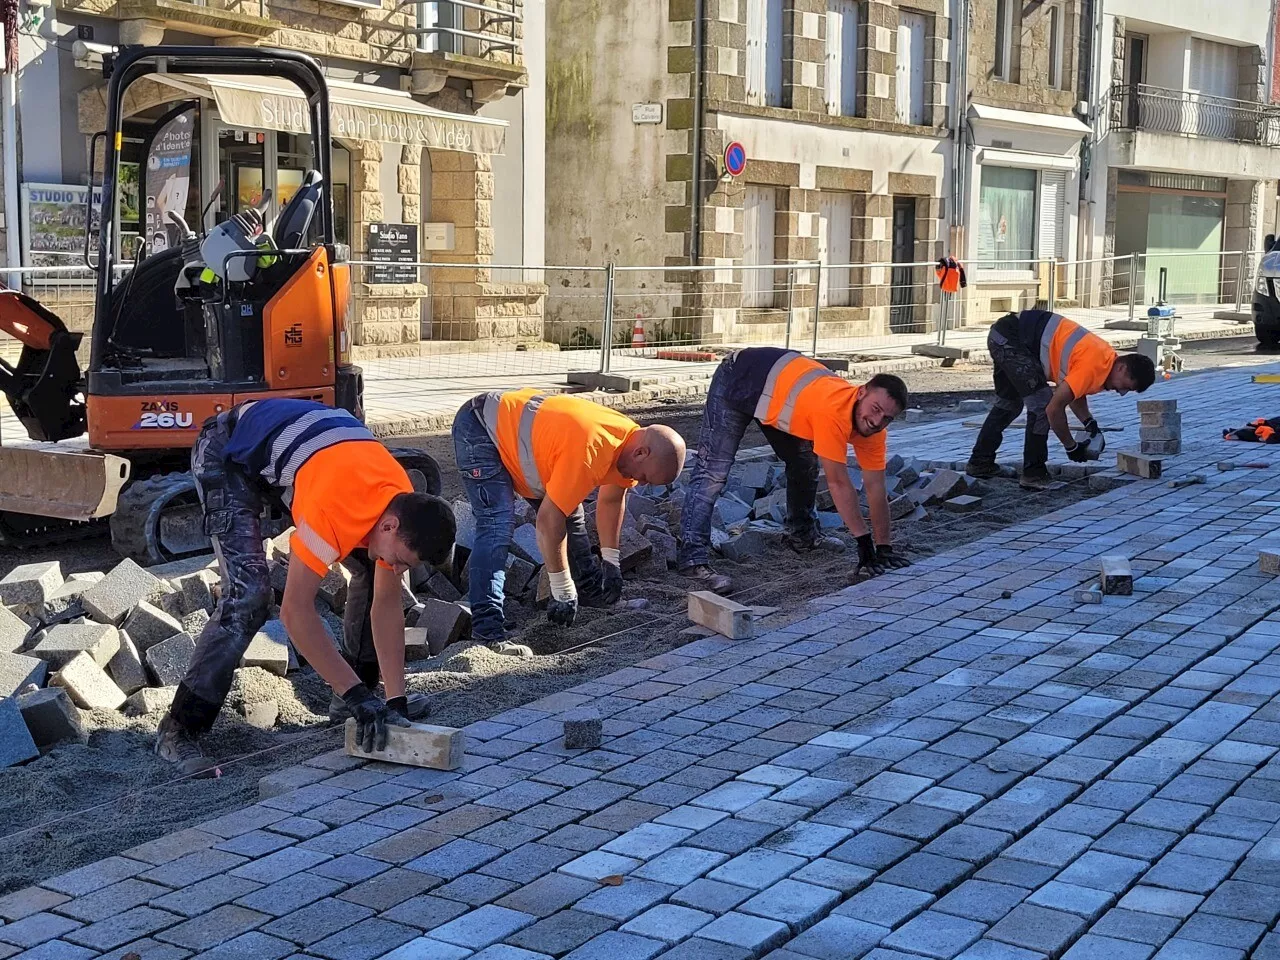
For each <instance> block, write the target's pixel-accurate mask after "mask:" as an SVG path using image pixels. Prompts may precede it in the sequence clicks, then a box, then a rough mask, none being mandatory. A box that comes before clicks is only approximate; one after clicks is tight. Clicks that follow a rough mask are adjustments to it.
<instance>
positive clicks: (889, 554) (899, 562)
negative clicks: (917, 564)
mask: <svg viewBox="0 0 1280 960" xmlns="http://www.w3.org/2000/svg"><path fill="white" fill-rule="evenodd" d="M876 560H877V561H879V563H880V566H882V567H884V568H885V569H886V570H901V569H902V568H903V567H909V566H911V561H910V560H908V559H907V558H906V557H904V556H903V555H902V554H900V553H895V552H894V549H893V545H892V544H889V543H882V544H880V545H878V546H877V547H876Z"/></svg>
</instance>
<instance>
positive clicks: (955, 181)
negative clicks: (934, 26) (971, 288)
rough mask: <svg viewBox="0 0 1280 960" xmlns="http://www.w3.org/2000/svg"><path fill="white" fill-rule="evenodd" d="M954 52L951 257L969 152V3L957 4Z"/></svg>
mask: <svg viewBox="0 0 1280 960" xmlns="http://www.w3.org/2000/svg"><path fill="white" fill-rule="evenodd" d="M955 25H956V29H955V37H956V44H955V46H956V49H955V50H954V51H952V52H953V54H954V57H953V59H952V61H951V62H952V65H953V66H954V67H955V70H954V73H953V76H954V79H953V80H952V89H951V141H952V149H951V245H952V249H951V250H950V251H949V253H950V255H952V256H955V255H956V254H957V253H959V254H960V255H961V256H963V255H964V251H963V250H960V251H957V250H956V249H955V246H956V244H957V242H958V241H959V240H960V239H961V237H962V236H963V233H964V221H965V213H966V211H965V204H964V198H965V189H964V184H965V179H966V177H967V175H968V166H967V161H968V151H967V149H966V147H965V142H964V131H965V123H966V121H967V119H968V118H967V117H966V116H965V113H966V108H967V107H968V101H969V0H956V17H955Z"/></svg>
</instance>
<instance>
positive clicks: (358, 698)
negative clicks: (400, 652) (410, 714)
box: [342, 683, 409, 753]
mask: <svg viewBox="0 0 1280 960" xmlns="http://www.w3.org/2000/svg"><path fill="white" fill-rule="evenodd" d="M342 700H343V702H344V703H345V704H346V705H347V707H348V709H350V711H351V715H352V716H353V717H355V720H356V743H357V744H359V746H360V748H361V749H362V750H364V751H365V752H366V753H375V752H378V751H381V750H385V749H386V748H387V724H388V723H390V724H391V725H392V726H395V727H404V726H408V725H409V721H408V720H406V719H405V718H404V716H403V715H402V714H399V713H397V712H396V711H395V710H392V709H391V708H389V707H388V706H387V704H386V703H384V702H383V701H381V700H379V699H378V698H377V697H376V696H374V694H373V691H371V690H370V689H369V688H368V687H366V686H365V685H364V684H363V683H357V684H356V685H355V686H354V687H352V688H351V689H350V690H348V691H347V692H346V693H344V694H343V695H342ZM406 709H407V707H406Z"/></svg>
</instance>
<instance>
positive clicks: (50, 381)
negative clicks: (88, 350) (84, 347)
mask: <svg viewBox="0 0 1280 960" xmlns="http://www.w3.org/2000/svg"><path fill="white" fill-rule="evenodd" d="M0 331H3V332H4V333H8V334H9V335H11V336H13V337H15V338H16V339H17V340H18V342H19V343H21V344H22V353H21V354H20V355H19V357H18V363H17V366H14V365H12V364H9V363H7V362H6V361H4V360H3V359H0V390H3V391H4V394H5V396H6V397H8V399H9V405H10V406H11V407H12V408H13V412H14V414H15V415H16V416H17V418H18V419H19V420H20V421H21V422H22V425H23V426H24V427H26V429H27V433H28V435H29V436H30V437H31V439H33V440H42V441H53V442H56V441H58V440H67V439H69V438H71V437H78V436H80V435H81V434H82V433H84V430H85V409H84V401H83V400H82V399H80V398H79V396H78V395H80V394H82V392H83V390H84V380H83V377H82V375H81V373H80V364H79V363H78V362H77V360H76V348H77V347H79V346H80V339H81V337H82V336H83V334H79V333H72V332H70V331H69V330H68V329H67V328H66V325H65V324H63V322H62V321H61V320H59V319H58V318H57V317H56V316H55V315H54V314H52V313H50V312H49V311H48V310H46V309H45V308H44V307H42V306H41V305H40V304H39V303H38V302H37V301H35V300H33V299H32V298H31V297H28V296H27V295H26V294H24V293H21V292H19V291H17V290H3V291H0Z"/></svg>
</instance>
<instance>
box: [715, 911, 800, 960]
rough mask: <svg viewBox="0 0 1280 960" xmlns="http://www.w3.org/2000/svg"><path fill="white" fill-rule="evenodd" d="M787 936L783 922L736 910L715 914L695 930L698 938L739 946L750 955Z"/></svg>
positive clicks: (778, 942)
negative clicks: (714, 916)
mask: <svg viewBox="0 0 1280 960" xmlns="http://www.w3.org/2000/svg"><path fill="white" fill-rule="evenodd" d="M790 936H791V931H790V930H789V929H788V927H787V925H786V924H785V923H782V922H780V921H778V920H770V919H768V918H765V917H753V916H751V915H749V914H746V913H737V912H732V913H726V914H724V915H723V916H720V917H716V918H715V919H714V920H712V921H711V922H710V923H708V924H707V925H706V926H705V927H703V928H702V929H701V930H699V931H698V938H699V939H702V940H711V941H713V942H716V943H727V944H729V945H731V946H735V947H742V948H743V949H745V950H749V951H750V952H751V954H752V955H753V956H759V955H760V954H762V953H764V952H765V951H766V950H770V949H772V948H773V947H778V946H781V945H782V944H783V943H785V942H786V941H787V938H788V937H790Z"/></svg>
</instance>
